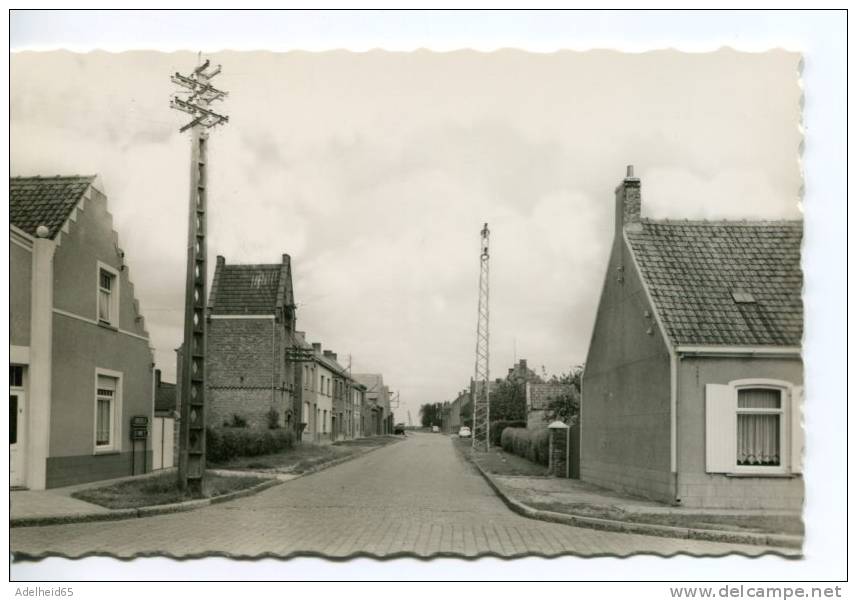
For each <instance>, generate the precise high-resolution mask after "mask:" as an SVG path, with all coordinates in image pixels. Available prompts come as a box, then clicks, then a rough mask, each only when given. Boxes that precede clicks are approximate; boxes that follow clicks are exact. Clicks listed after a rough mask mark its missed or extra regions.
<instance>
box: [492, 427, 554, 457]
mask: <svg viewBox="0 0 857 601" xmlns="http://www.w3.org/2000/svg"><path fill="white" fill-rule="evenodd" d="M500 444H501V445H502V447H503V450H504V451H506V452H507V453H513V454H515V455H517V456H519V457H523V458H524V459H528V460H530V461H532V462H534V463H540V464H542V465H548V462H549V457H548V452H549V448H550V430H548V429H547V428H543V429H541V430H528V429H527V428H506V429H504V430H503V434H502V435H501V437H500Z"/></svg>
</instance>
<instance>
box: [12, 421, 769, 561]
mask: <svg viewBox="0 0 857 601" xmlns="http://www.w3.org/2000/svg"><path fill="white" fill-rule="evenodd" d="M11 542H12V551H13V552H15V553H23V554H26V555H28V556H31V557H32V556H43V555H63V556H66V557H79V556H83V555H89V554H109V555H114V556H119V557H133V556H135V555H167V556H171V557H199V556H204V555H210V554H219V555H225V556H231V557H259V556H278V557H286V556H293V555H323V556H327V557H349V556H354V555H370V556H378V557H391V556H400V555H417V556H422V557H428V556H433V555H446V556H459V557H461V556H467V557H473V556H479V555H496V556H504V557H515V556H521V555H532V554H535V555H541V556H557V555H562V554H577V555H582V556H594V555H619V556H626V555H630V554H635V553H640V552H645V553H654V554H659V555H672V554H675V553H681V552H684V553H689V554H695V555H709V556H711V555H723V554H727V553H731V552H740V553H746V554H759V553H761V552H764V551H765V549H764V548H763V547H757V546H749V545H733V544H727V543H712V542H703V541H690V540H678V539H670V538H660V537H652V536H642V535H636V534H622V533H616V532H602V531H598V530H590V529H586V528H574V527H571V526H565V525H560V524H551V523H547V522H541V521H537V520H531V519H528V518H524V517H521V516H519V515H517V514H515V513H513V512H512V511H510V510H509V509H508V508H507V507H506V506H505V505H504V504H503V502H502V501H501V500H500V499H499V498H498V497H497V496H496V495H495V494H494V492H493V491H492V490H491V488H490V487H489V486H488V484H487V483H486V482H485V481H484V480H483V479H482V477H481V476H480V475H479V474H478V473H477V472H476V471H475V469H474V468H473V467H472V466H471V465H470V464H469V463H467V462H466V461H465V460H464V459H463V458H461V457H460V456H459V454H458V453H456V451H455V449H453V446H452V443H451V440H450V439H449V438H447V437H446V436H443V435H440V434H411V435H409V436H408V438H407V439H406V440H404V441H402V442H398V443H395V444H392V445H389V446H386V447H383V448H381V449H379V450H376V451H373V452H371V453H368V454H366V455H364V456H361V457H359V458H357V459H355V460H353V461H349V462H347V463H343V464H340V465H337V466H335V467H332V468H329V469H327V470H324V471H321V472H318V473H315V474H312V475H310V476H306V477H303V478H299V479H296V480H293V481H290V482H286V483H284V484H281V485H279V486H275V487H274V488H271V489H268V490H266V491H264V492H262V493H260V494H258V495H255V496H252V497H247V498H243V499H237V500H235V501H231V502H228V503H222V504H217V505H212V506H210V507H205V508H203V509H198V510H195V511H192V512H187V513H179V514H171V515H162V516H155V517H150V518H142V519H139V518H138V519H131V520H125V521H117V522H100V523H90V524H69V525H64V526H44V527H37V528H14V529H12V531H11Z"/></svg>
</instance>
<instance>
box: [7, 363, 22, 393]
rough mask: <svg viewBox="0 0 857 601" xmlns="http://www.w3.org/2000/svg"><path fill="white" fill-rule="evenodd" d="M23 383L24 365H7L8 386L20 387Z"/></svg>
mask: <svg viewBox="0 0 857 601" xmlns="http://www.w3.org/2000/svg"><path fill="white" fill-rule="evenodd" d="M23 385H24V366H23V365H10V366H9V386H12V387H14V388H21V387H22V386H23Z"/></svg>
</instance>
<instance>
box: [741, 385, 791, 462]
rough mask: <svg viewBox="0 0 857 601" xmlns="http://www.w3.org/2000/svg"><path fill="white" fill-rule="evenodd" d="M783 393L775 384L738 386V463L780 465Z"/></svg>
mask: <svg viewBox="0 0 857 601" xmlns="http://www.w3.org/2000/svg"><path fill="white" fill-rule="evenodd" d="M782 396H783V394H782V391H781V390H778V389H774V388H741V389H739V390H738V408H737V414H738V422H737V428H738V429H737V432H736V434H737V447H738V448H737V458H736V461H737V464H738V465H781V457H782V451H783V449H782V436H781V430H782V427H783V399H782Z"/></svg>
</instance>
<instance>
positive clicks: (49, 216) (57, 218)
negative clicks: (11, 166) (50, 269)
mask: <svg viewBox="0 0 857 601" xmlns="http://www.w3.org/2000/svg"><path fill="white" fill-rule="evenodd" d="M94 181H95V176H94V175H72V176H59V175H58V176H55V177H40V176H36V177H10V178H9V223H11V224H12V225H14V226H15V227H18V228H20V229H22V230H24V231H25V232H27V233H28V234H30V235H31V236H35V235H36V228H38V227H39V226H40V225H44V226H45V227H47V228H48V231H49V232H50V234H49V237H50V238H54V237H56V235H57V233H58V232H59V231H60V228H62V226H63V224H64V223H65V222H66V220H67V219H68V217H69V215H70V214H71V212H72V211H73V210H74V208H75V206H77V203H78V202H80V199H81V197H82V196H83V194H84V192H86V190H87V188H89V186H90V185H92V182H94Z"/></svg>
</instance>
